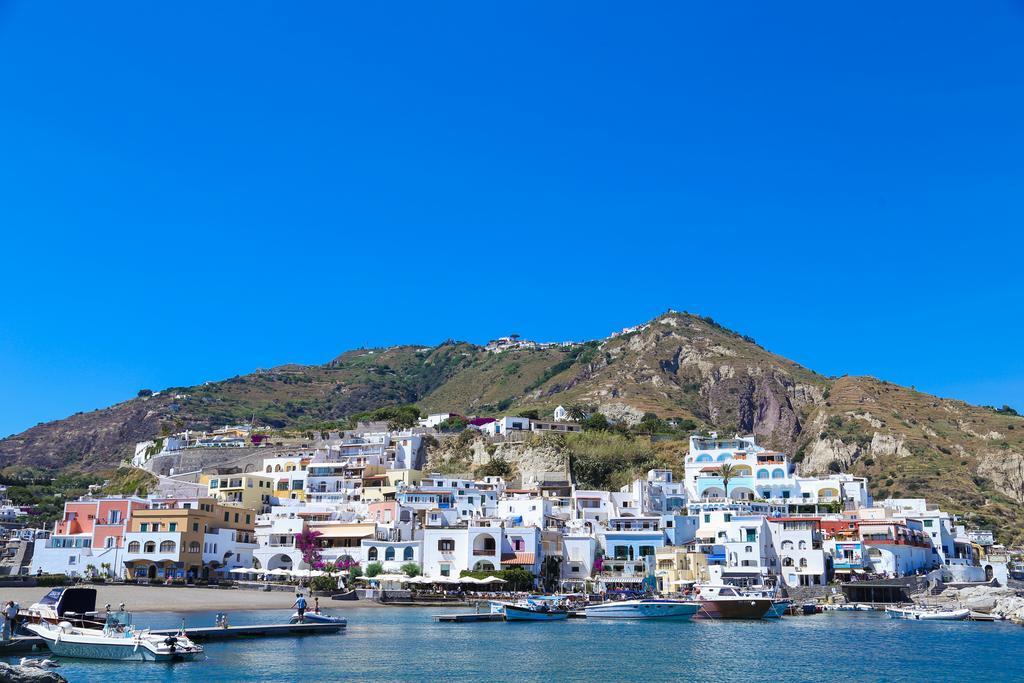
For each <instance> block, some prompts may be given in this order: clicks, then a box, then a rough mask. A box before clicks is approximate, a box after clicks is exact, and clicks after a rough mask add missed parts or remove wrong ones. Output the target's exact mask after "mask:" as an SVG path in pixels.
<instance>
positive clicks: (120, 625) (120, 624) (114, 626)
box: [104, 611, 132, 631]
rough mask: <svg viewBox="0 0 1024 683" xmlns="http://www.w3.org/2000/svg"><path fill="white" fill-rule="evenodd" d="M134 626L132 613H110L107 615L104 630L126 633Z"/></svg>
mask: <svg viewBox="0 0 1024 683" xmlns="http://www.w3.org/2000/svg"><path fill="white" fill-rule="evenodd" d="M131 625H132V614H131V612H124V611H118V612H110V613H108V614H107V622H106V624H105V625H104V628H107V629H109V630H111V631H126V630H128V629H129V628H130V627H131Z"/></svg>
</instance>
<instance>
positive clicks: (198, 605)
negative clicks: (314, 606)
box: [0, 585, 380, 612]
mask: <svg viewBox="0 0 1024 683" xmlns="http://www.w3.org/2000/svg"><path fill="white" fill-rule="evenodd" d="M92 587H93V588H95V589H96V593H97V594H96V606H97V607H98V608H99V609H102V608H103V605H105V604H107V603H110V604H111V605H114V606H115V607H116V606H117V605H118V604H120V603H122V602H123V603H124V604H125V606H126V607H127V608H128V609H129V610H131V611H133V612H201V611H206V610H224V611H230V610H246V609H282V610H287V609H290V608H291V605H292V603H293V602H294V601H295V594H294V593H291V592H286V591H270V592H263V591H256V590H238V589H213V588H185V587H165V586H124V585H120V586H119V585H95V586H92ZM49 590H50V589H49V588H0V602H6V601H7V600H15V601H17V602H18V603H19V604H20V605H21V607H22V609H24V608H27V607H28V606H29V605H31V604H32V603H34V602H36V601H38V600H39V598H41V597H43V596H44V595H46V593H47V592H48V591H49ZM310 602H311V603H312V601H310ZM320 605H321V607H324V606H334V607H337V606H339V605H346V606H352V605H358V606H359V607H377V606H380V605H379V604H378V603H375V602H373V601H371V600H360V601H359V602H348V603H339V602H332V601H331V600H330V598H321V599H320Z"/></svg>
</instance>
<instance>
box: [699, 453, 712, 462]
mask: <svg viewBox="0 0 1024 683" xmlns="http://www.w3.org/2000/svg"><path fill="white" fill-rule="evenodd" d="M697 462H711V456H710V455H708V454H707V453H701V454H700V455H698V456H697Z"/></svg>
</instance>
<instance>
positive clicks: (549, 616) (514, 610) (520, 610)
mask: <svg viewBox="0 0 1024 683" xmlns="http://www.w3.org/2000/svg"><path fill="white" fill-rule="evenodd" d="M568 618H569V613H568V612H566V611H565V610H550V611H547V612H538V611H536V610H532V609H529V608H528V607H517V606H515V605H505V621H561V620H562V619H568Z"/></svg>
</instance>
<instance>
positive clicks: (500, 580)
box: [480, 576, 507, 583]
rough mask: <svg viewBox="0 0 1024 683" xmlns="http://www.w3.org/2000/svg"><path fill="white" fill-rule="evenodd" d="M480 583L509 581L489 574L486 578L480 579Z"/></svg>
mask: <svg viewBox="0 0 1024 683" xmlns="http://www.w3.org/2000/svg"><path fill="white" fill-rule="evenodd" d="M480 583H507V582H506V581H505V579H499V578H498V577H497V576H488V577H487V578H486V579H480Z"/></svg>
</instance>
